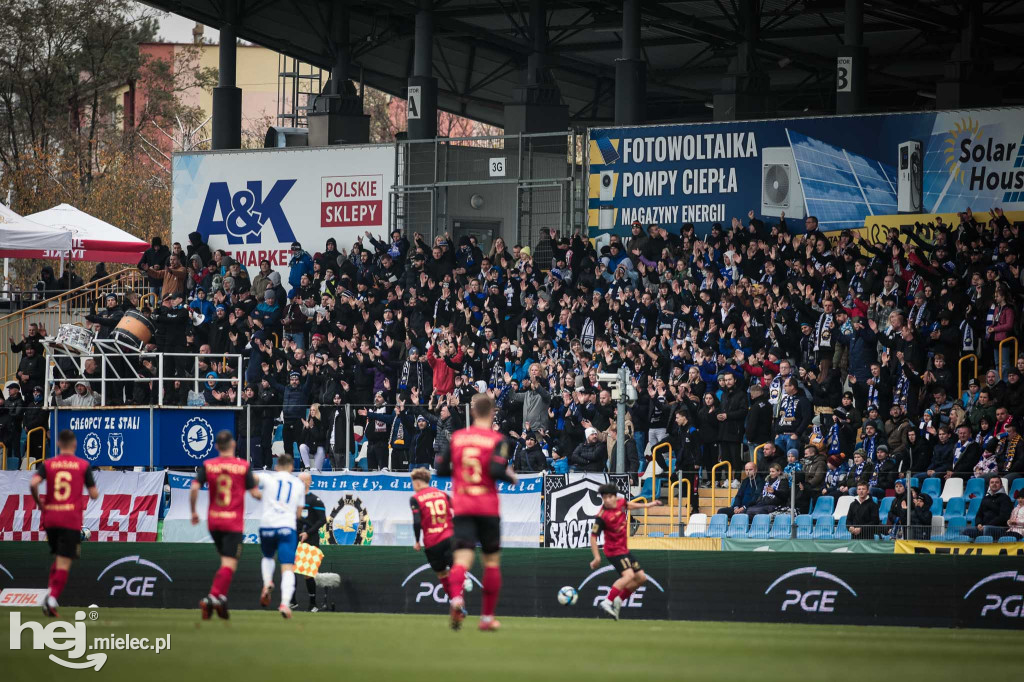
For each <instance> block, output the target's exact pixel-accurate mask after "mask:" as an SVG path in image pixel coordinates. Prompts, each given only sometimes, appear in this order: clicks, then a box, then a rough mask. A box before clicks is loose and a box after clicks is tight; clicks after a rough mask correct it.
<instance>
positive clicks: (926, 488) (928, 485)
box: [921, 478, 942, 498]
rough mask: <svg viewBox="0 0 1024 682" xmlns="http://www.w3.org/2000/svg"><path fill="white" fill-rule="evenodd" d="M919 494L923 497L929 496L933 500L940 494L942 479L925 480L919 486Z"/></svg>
mask: <svg viewBox="0 0 1024 682" xmlns="http://www.w3.org/2000/svg"><path fill="white" fill-rule="evenodd" d="M921 492H923V493H924V494H925V495H930V496H931V497H933V498H935V497H938V496H939V495H941V494H942V479H941V478H926V479H924V483H922V484H921Z"/></svg>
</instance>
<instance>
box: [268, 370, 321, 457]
mask: <svg viewBox="0 0 1024 682" xmlns="http://www.w3.org/2000/svg"><path fill="white" fill-rule="evenodd" d="M277 367H278V370H279V371H280V370H282V369H283V368H284V360H283V359H278V360H277ZM305 373H306V367H305V365H303V366H302V367H301V372H291V373H289V375H288V385H287V386H285V385H282V384H280V383H279V382H278V381H277V379H276V378H274V376H273V374H271V375H268V376H267V380H268V381H269V382H270V385H271V386H272V387H273V388H274V390H275V391H277V392H278V393H280V394H281V396H282V398H281V403H282V405H283V408H284V409H283V414H284V429H283V432H282V435H283V439H284V451H285V452H287V453H288V454H289V455H292V456H294V455H293V447H294V446H295V445H296V444H297V443H301V442H302V440H301V438H302V428H303V423H302V420H303V418H304V417H305V416H306V410H307V409H308V408H309V395H310V391H311V389H312V382H311V381H310V379H309V377H305V378H303V374H305Z"/></svg>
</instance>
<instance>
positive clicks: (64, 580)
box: [50, 566, 68, 599]
mask: <svg viewBox="0 0 1024 682" xmlns="http://www.w3.org/2000/svg"><path fill="white" fill-rule="evenodd" d="M67 584H68V572H67V571H66V570H64V569H62V568H57V567H56V566H55V567H54V568H53V574H52V575H51V576H50V596H51V597H53V598H54V599H58V598H60V593H61V592H63V591H64V586H65V585H67Z"/></svg>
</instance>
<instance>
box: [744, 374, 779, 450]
mask: <svg viewBox="0 0 1024 682" xmlns="http://www.w3.org/2000/svg"><path fill="white" fill-rule="evenodd" d="M743 431H744V433H745V434H746V437H747V442H748V443H750V446H751V447H756V446H758V445H761V444H762V443H767V442H768V441H770V440H772V406H771V403H769V402H768V396H766V395H765V392H764V388H762V387H761V385H760V384H754V385H753V386H751V387H750V408H749V409H748V411H747V416H746V419H745V422H744V427H743Z"/></svg>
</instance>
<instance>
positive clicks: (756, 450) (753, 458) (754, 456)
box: [750, 443, 766, 471]
mask: <svg viewBox="0 0 1024 682" xmlns="http://www.w3.org/2000/svg"><path fill="white" fill-rule="evenodd" d="M765 445H766V444H765V443H761V444H760V445H758V446H757V447H756V448H754V449H753V451H751V453H750V461H752V462H753V463H754V471H757V456H758V455H759V454H761V453H762V452H764V446H765Z"/></svg>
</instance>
